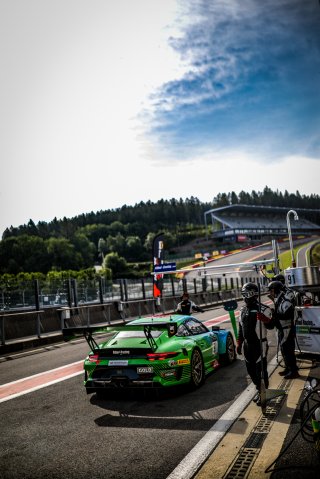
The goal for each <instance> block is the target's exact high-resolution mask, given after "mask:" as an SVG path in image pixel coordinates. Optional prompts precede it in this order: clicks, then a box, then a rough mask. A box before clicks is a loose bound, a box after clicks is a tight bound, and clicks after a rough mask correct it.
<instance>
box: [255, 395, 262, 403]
mask: <svg viewBox="0 0 320 479" xmlns="http://www.w3.org/2000/svg"><path fill="white" fill-rule="evenodd" d="M257 396H258V397H257V400H256V401H255V403H256V405H257V406H261V396H260V393H258V394H257Z"/></svg>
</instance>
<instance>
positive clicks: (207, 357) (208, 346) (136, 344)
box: [63, 314, 236, 393]
mask: <svg viewBox="0 0 320 479" xmlns="http://www.w3.org/2000/svg"><path fill="white" fill-rule="evenodd" d="M109 331H110V332H111V333H112V336H111V337H110V338H108V339H107V340H104V341H103V342H102V343H101V344H97V342H96V341H95V339H94V338H93V333H97V332H109ZM79 333H80V334H83V335H84V336H85V337H86V339H87V342H88V344H89V345H90V348H91V352H90V353H89V355H88V356H87V357H86V359H85V361H84V370H85V381H84V385H85V388H86V391H87V393H93V392H97V393H99V392H101V391H103V390H106V389H108V388H116V387H123V388H137V387H142V388H150V387H152V388H153V387H159V388H161V387H168V386H177V385H180V384H190V385H191V386H192V387H194V388H197V387H199V386H201V384H203V382H204V380H205V377H206V376H207V375H208V374H209V373H210V372H212V371H213V370H215V369H217V368H218V367H219V366H220V364H230V363H231V362H233V361H234V360H235V359H236V353H235V345H234V340H233V336H232V334H231V332H230V331H228V330H226V329H220V328H219V327H213V328H212V330H209V329H208V328H207V327H206V326H205V325H204V324H203V323H202V322H201V321H199V320H197V319H196V318H194V317H192V316H183V315H178V314H174V315H170V316H161V317H159V316H157V317H150V318H139V319H135V320H133V321H130V322H128V323H125V324H121V325H118V326H112V325H109V324H108V325H103V326H102V325H97V326H89V327H79V326H77V327H73V328H64V329H63V334H64V337H65V339H66V340H68V339H71V337H74V336H75V335H78V334H79Z"/></svg>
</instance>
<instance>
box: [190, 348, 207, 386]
mask: <svg viewBox="0 0 320 479" xmlns="http://www.w3.org/2000/svg"><path fill="white" fill-rule="evenodd" d="M204 379H205V375H204V364H203V359H202V354H201V352H200V351H199V349H194V351H193V352H192V356H191V377H190V385H191V387H192V389H197V388H198V387H200V386H201V385H202V384H203V383H204Z"/></svg>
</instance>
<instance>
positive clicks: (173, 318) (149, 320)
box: [127, 314, 190, 326]
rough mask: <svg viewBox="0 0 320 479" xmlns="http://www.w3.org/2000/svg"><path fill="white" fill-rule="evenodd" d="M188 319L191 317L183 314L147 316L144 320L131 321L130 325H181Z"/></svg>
mask: <svg viewBox="0 0 320 479" xmlns="http://www.w3.org/2000/svg"><path fill="white" fill-rule="evenodd" d="M186 318H190V316H187V315H183V314H159V315H155V316H147V317H144V318H137V319H134V320H132V321H129V322H128V323H127V324H128V325H137V326H138V325H140V326H142V325H144V324H154V325H156V324H159V325H160V324H162V325H163V324H164V323H177V324H181V323H182V322H183V321H184V320H185V319H186Z"/></svg>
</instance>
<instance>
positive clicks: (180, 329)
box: [176, 324, 190, 336]
mask: <svg viewBox="0 0 320 479" xmlns="http://www.w3.org/2000/svg"><path fill="white" fill-rule="evenodd" d="M176 336H190V332H189V331H188V330H187V328H186V327H185V325H184V324H180V326H178V329H177V333H176Z"/></svg>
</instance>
